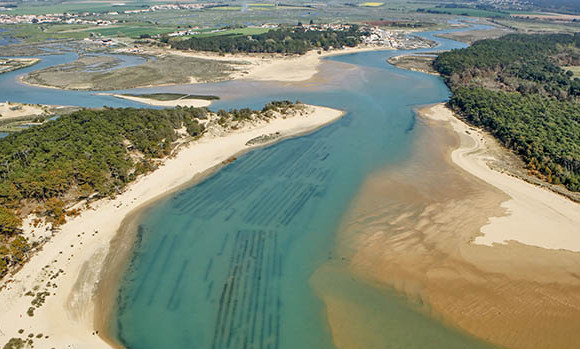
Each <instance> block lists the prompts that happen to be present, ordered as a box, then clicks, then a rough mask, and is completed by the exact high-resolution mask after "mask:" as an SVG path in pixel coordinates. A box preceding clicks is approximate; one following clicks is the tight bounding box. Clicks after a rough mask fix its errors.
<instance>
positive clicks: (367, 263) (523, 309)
mask: <svg viewBox="0 0 580 349" xmlns="http://www.w3.org/2000/svg"><path fill="white" fill-rule="evenodd" d="M415 132H418V133H419V135H418V137H417V143H416V145H415V146H416V149H417V150H416V151H414V152H413V154H414V155H413V156H412V157H411V158H410V159H409V160H408V161H406V163H405V164H403V165H402V166H397V167H396V168H395V167H391V168H386V169H384V170H383V171H381V172H377V173H375V174H373V175H372V176H371V177H369V179H368V180H367V181H366V183H365V184H364V185H363V187H362V189H361V190H360V193H359V195H358V197H357V198H356V199H355V200H354V202H353V205H352V207H351V209H350V212H349V213H348V214H347V215H346V216H345V219H344V221H343V224H342V227H341V229H340V232H339V238H338V243H337V249H336V255H337V256H343V257H342V258H343V259H344V260H343V262H342V265H341V266H340V267H339V268H340V269H342V270H343V272H347V273H349V274H350V275H351V276H352V277H353V278H356V279H360V280H363V281H364V282H366V284H367V285H368V286H369V287H370V288H372V289H375V290H377V292H380V290H381V289H383V292H388V289H389V288H392V289H395V290H397V291H399V292H400V293H401V294H404V295H406V296H407V297H408V299H409V300H411V301H412V303H413V304H416V305H417V307H418V308H420V309H421V310H422V311H423V312H425V313H426V314H429V315H431V317H433V318H436V319H440V320H441V321H442V322H443V323H444V324H445V325H447V326H450V327H454V328H457V329H458V330H461V331H465V332H466V333H469V334H471V335H473V336H476V337H478V338H481V339H483V340H485V341H488V342H491V343H493V344H496V345H500V346H507V347H510V348H575V347H577V343H578V342H579V341H580V272H579V271H580V253H575V252H571V251H565V250H555V249H546V248H540V247H535V246H530V245H525V244H522V243H518V242H514V241H509V242H506V243H503V244H497V243H496V244H493V245H491V246H486V245H478V244H474V243H473V242H474V239H476V238H477V237H478V236H479V235H481V229H482V227H484V226H486V225H487V224H488V223H489V221H490V217H510V216H509V214H510V212H509V211H508V210H507V209H506V208H504V207H502V206H501V204H502V203H503V202H506V201H508V200H509V199H510V195H508V194H506V193H505V192H503V191H502V190H500V189H498V188H497V187H495V186H493V185H491V184H489V183H487V182H485V181H483V180H481V179H479V178H478V177H475V176H473V175H472V174H470V173H468V172H466V171H465V170H463V169H462V168H460V167H459V166H458V165H456V164H455V163H453V162H452V161H451V154H452V151H453V150H454V149H455V148H457V147H460V148H466V147H467V148H468V147H471V146H472V145H473V144H472V143H471V142H472V140H470V137H469V134H467V133H465V134H461V135H460V134H457V133H456V132H455V131H454V130H453V129H452V128H451V126H450V124H449V123H448V122H447V121H434V120H425V119H419V121H418V126H417V129H416V130H415ZM553 195H556V194H553ZM545 234H547V235H549V234H551V232H550V230H549V229H547V230H546V231H545ZM324 268H336V262H329V263H328V265H326V266H324V267H322V268H321V270H324ZM319 274H322V273H319ZM319 281H320V277H319V276H318V277H317V275H315V276H314V277H313V283H314V284H315V285H316V284H317V282H319ZM319 293H320V294H321V297H322V298H323V300H324V301H325V303H326V305H327V316H328V320H329V323H330V325H331V327H332V331H333V335H334V339H335V342H336V344H337V345H338V346H339V347H342V348H363V347H381V345H382V347H384V345H386V343H385V333H384V332H385V331H384V330H383V329H379V328H377V329H374V328H370V329H369V328H366V329H365V330H363V331H356V330H351V331H347V330H346V329H347V328H358V327H360V326H357V321H364V319H365V317H363V316H357V314H358V313H362V312H364V308H363V307H364V305H358V304H357V303H356V302H353V299H352V297H349V296H345V295H344V294H340V293H338V292H333V291H331V290H330V289H324V288H322V289H320V288H319ZM363 303H364V302H363ZM349 322H350V325H349ZM347 325H349V326H347ZM359 325H360V323H359ZM363 328H364V327H363Z"/></svg>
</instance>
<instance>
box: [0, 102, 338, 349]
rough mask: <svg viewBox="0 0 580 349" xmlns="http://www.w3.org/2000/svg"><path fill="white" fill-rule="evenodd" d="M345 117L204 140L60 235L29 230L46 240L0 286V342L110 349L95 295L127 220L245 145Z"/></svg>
mask: <svg viewBox="0 0 580 349" xmlns="http://www.w3.org/2000/svg"><path fill="white" fill-rule="evenodd" d="M342 115H343V113H342V112H341V111H338V110H334V109H330V108H325V107H312V109H311V112H309V113H305V115H298V114H297V115H296V116H293V117H287V118H277V119H273V120H271V121H270V122H264V123H260V124H258V125H254V126H246V127H244V128H241V129H239V130H236V131H234V132H232V133H230V134H228V135H227V136H222V137H220V136H206V137H203V138H201V139H200V140H199V141H195V142H193V143H190V144H188V145H186V146H184V147H182V149H181V150H180V151H179V152H178V153H177V154H176V155H175V156H174V157H172V158H169V159H167V160H166V161H164V163H163V165H162V166H160V168H159V169H157V170H156V171H154V172H153V173H151V174H149V175H146V176H144V177H141V178H139V179H138V180H137V181H136V182H134V183H132V184H131V185H130V186H129V187H128V188H127V189H126V190H125V191H124V192H123V193H122V194H120V195H119V196H117V197H116V198H114V199H102V200H99V201H97V202H95V203H91V208H90V209H87V210H84V211H83V212H82V214H81V215H79V216H77V217H75V218H72V219H70V220H69V221H68V222H67V223H66V224H64V225H63V226H61V228H60V231H59V232H58V233H55V234H54V235H52V234H51V233H50V232H46V231H43V230H42V229H41V228H36V229H33V228H30V227H28V228H26V232H25V234H27V235H28V236H35V237H37V238H38V237H39V236H47V237H49V238H50V239H49V241H48V242H46V243H45V244H44V245H43V247H42V249H41V250H40V251H39V252H38V253H36V255H34V256H32V257H31V259H30V260H29V261H28V262H27V263H26V264H25V265H24V267H23V268H22V269H20V270H19V271H18V272H16V273H15V274H14V275H8V276H6V277H5V278H4V279H3V280H2V282H1V283H0V289H1V291H0V294H1V295H2V297H1V299H0V342H1V343H2V344H4V343H6V342H8V340H9V339H11V338H25V339H27V338H32V339H33V341H34V346H35V347H36V348H52V347H54V348H103V347H108V346H109V345H108V344H107V343H106V342H105V341H104V340H103V339H102V338H101V337H100V336H99V335H101V334H103V333H102V331H101V333H98V334H97V333H96V329H95V320H96V319H95V311H96V309H95V308H96V304H95V292H96V290H97V288H98V285H99V282H100V274H101V269H102V266H103V263H104V261H105V259H106V258H107V255H108V254H109V252H110V250H109V248H110V246H111V245H110V243H111V241H112V239H114V238H115V236H116V234H117V231H118V229H119V227H120V226H121V223H122V221H123V220H124V218H125V217H127V216H128V215H129V214H130V213H131V212H134V211H135V210H137V209H139V208H140V207H143V206H144V205H147V204H148V203H150V202H152V201H153V200H155V199H158V198H160V197H161V196H164V195H167V194H168V193H171V192H172V191H175V190H177V189H179V188H180V187H181V186H183V185H184V184H186V183H188V182H190V181H191V180H192V179H193V178H194V177H195V176H196V175H198V174H201V173H204V172H205V171H207V170H209V169H211V168H214V167H216V166H220V165H221V164H222V163H224V162H226V161H228V160H229V159H231V158H232V157H233V156H235V155H236V154H238V153H240V152H244V151H247V150H248V149H251V146H247V145H246V142H248V140H250V139H253V138H256V137H258V136H261V135H264V134H273V133H276V132H280V138H278V139H277V140H279V139H283V138H286V137H292V136H297V135H300V134H304V133H308V132H312V131H313V130H315V129H317V128H320V127H322V126H324V125H326V124H328V123H330V122H333V121H335V120H337V119H338V118H340V117H341V116H342ZM113 254H114V253H113ZM26 294H28V295H26ZM39 298H40V302H41V303H42V306H40V307H39V308H38V309H36V310H34V311H33V313H31V314H27V312H28V311H29V308H30V307H31V301H33V300H38V299H39ZM30 315H32V316H30ZM30 334H32V335H30Z"/></svg>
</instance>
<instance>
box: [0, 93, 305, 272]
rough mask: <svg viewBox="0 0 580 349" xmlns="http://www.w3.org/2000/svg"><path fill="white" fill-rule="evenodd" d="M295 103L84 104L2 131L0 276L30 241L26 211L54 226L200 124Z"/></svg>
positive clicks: (221, 123) (113, 190)
mask: <svg viewBox="0 0 580 349" xmlns="http://www.w3.org/2000/svg"><path fill="white" fill-rule="evenodd" d="M295 108H302V105H301V104H295V103H292V102H289V101H282V102H272V103H269V104H267V105H266V106H265V107H264V109H262V110H259V111H255V110H251V109H239V110H237V109H234V110H230V111H225V110H220V111H218V112H217V113H213V112H210V111H209V110H208V109H206V108H182V107H178V108H175V109H163V110H156V109H134V108H117V109H112V108H105V109H100V110H89V109H84V110H81V111H77V112H75V113H72V114H70V115H65V116H61V117H60V118H58V119H56V120H53V121H48V122H46V123H45V124H43V125H40V126H36V127H32V128H30V129H27V130H25V131H22V132H20V133H15V134H12V135H10V136H8V137H6V138H3V139H0V277H1V276H2V275H3V274H4V273H5V272H6V270H7V268H8V267H9V266H10V265H15V264H19V263H21V262H22V260H23V259H24V257H25V253H26V251H27V250H28V249H29V248H30V246H29V245H28V243H27V242H26V240H25V239H24V238H23V237H22V236H20V235H19V233H20V227H21V225H22V218H23V217H25V216H26V215H28V214H30V213H34V214H36V216H37V217H39V220H40V219H42V220H45V221H46V222H48V223H50V224H52V226H53V227H57V226H58V225H60V224H63V223H65V222H66V219H67V217H68V216H73V215H76V214H78V211H77V210H71V209H69V206H70V204H72V203H75V202H78V201H79V200H81V199H84V198H88V197H91V198H93V199H97V198H100V197H106V196H114V195H116V194H118V193H120V192H121V191H122V190H123V188H124V187H125V186H126V185H127V184H128V183H129V182H131V181H133V180H134V179H135V178H136V177H137V176H138V175H139V174H143V173H146V172H148V171H151V170H153V169H155V168H156V167H157V165H158V163H159V160H160V159H162V158H164V157H166V156H167V155H169V154H170V153H171V151H172V150H173V149H174V147H175V146H176V144H177V143H176V141H177V140H178V139H184V137H185V136H186V135H188V136H192V137H198V136H201V135H202V134H203V132H204V130H205V127H206V126H205V125H210V124H211V125H214V126H212V127H220V128H222V129H228V128H232V127H238V126H239V125H238V122H245V121H246V120H256V119H267V118H271V117H273V116H274V115H275V114H274V113H276V112H278V113H282V114H286V113H288V111H289V110H290V109H295ZM208 122H210V123H209V124H208Z"/></svg>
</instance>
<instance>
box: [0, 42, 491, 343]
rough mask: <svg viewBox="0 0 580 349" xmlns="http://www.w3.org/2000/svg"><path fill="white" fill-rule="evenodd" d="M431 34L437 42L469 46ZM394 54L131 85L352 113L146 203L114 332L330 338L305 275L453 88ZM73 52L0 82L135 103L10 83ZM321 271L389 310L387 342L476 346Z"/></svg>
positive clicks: (14, 88)
mask: <svg viewBox="0 0 580 349" xmlns="http://www.w3.org/2000/svg"><path fill="white" fill-rule="evenodd" d="M433 34H434V33H426V34H423V35H424V36H426V37H430V38H432V35H433ZM437 41H439V42H440V43H441V46H440V47H439V48H438V49H448V48H455V47H461V46H463V45H462V44H459V43H457V42H453V41H450V40H444V39H437ZM427 51H429V50H427ZM415 52H416V51H415ZM402 53H404V52H401V51H384V52H366V53H358V54H351V55H346V56H340V57H333V58H332V59H330V60H329V61H328V62H327V63H325V64H324V65H323V67H322V73H321V78H320V79H318V81H317V82H316V83H312V84H279V83H267V82H248V81H231V82H224V83H216V84H203V85H186V86H178V87H171V88H154V89H139V90H132V91H131V92H160V91H171V92H187V93H192V94H193V93H195V94H217V95H219V96H220V97H222V99H221V100H220V101H218V102H216V103H215V104H214V105H213V106H212V108H214V109H218V108H231V107H246V106H250V107H255V108H260V107H261V106H263V104H264V103H266V102H268V101H271V100H273V99H292V100H295V99H299V100H301V101H303V102H306V103H310V104H316V105H325V106H330V107H334V108H339V109H342V110H344V111H346V112H347V114H346V116H345V117H343V118H342V119H341V120H339V121H337V122H335V123H333V124H332V125H329V126H328V127H325V128H323V129H321V130H319V131H317V132H315V133H313V134H310V135H307V136H304V137H299V138H295V139H290V140H286V141H283V142H280V143H278V144H276V145H273V146H270V147H267V148H263V149H258V150H255V151H252V152H250V153H248V154H246V155H244V156H241V157H240V158H239V159H238V160H237V161H235V162H233V163H232V164H230V165H228V166H226V167H225V168H223V169H222V170H221V171H219V172H218V173H217V174H215V175H213V176H211V177H210V178H207V179H206V180H205V181H203V182H202V183H201V184H199V185H196V186H194V187H191V188H188V189H185V190H182V191H180V192H179V193H176V194H174V195H172V196H170V197H168V198H166V199H164V200H162V201H160V202H158V203H156V204H155V205H154V206H152V207H151V208H149V209H148V210H147V212H146V214H144V215H143V218H142V219H141V221H140V222H139V232H138V244H137V245H136V247H135V250H134V255H133V257H132V262H131V264H130V266H129V269H128V271H127V272H126V274H125V276H124V280H123V282H122V284H121V290H120V293H119V297H118V304H117V309H116V314H115V316H114V318H115V320H114V322H113V323H112V324H111V327H112V328H113V330H114V331H115V332H116V334H117V336H118V338H119V340H120V341H121V342H123V343H124V344H125V345H127V346H128V347H131V348H230V347H231V348H246V347H247V348H333V347H334V345H333V343H332V338H331V333H330V329H329V326H328V324H327V321H326V314H325V309H324V304H323V302H322V301H321V299H320V298H319V297H318V296H317V295H316V294H315V293H314V290H313V288H312V285H311V282H312V280H311V277H312V275H313V273H314V272H315V271H317V270H318V268H319V267H320V266H321V265H323V264H324V263H325V262H327V261H328V260H329V259H339V260H340V258H341V256H334V255H333V253H334V242H335V232H336V230H337V226H338V223H339V222H340V220H341V217H342V215H343V213H344V212H345V211H346V210H347V209H348V206H349V204H350V201H351V199H352V198H353V196H354V195H355V194H356V193H357V190H358V188H359V186H360V184H361V183H362V182H363V181H364V179H365V178H366V177H367V175H368V174H369V173H371V172H372V171H374V170H376V169H380V168H382V167H384V166H386V165H392V164H396V163H398V162H399V161H401V160H403V159H405V158H406V157H407V156H408V155H409V153H410V151H411V149H412V144H413V140H414V139H415V138H416V137H417V132H418V131H417V129H416V128H415V119H414V113H413V108H414V107H415V106H417V105H423V104H428V103H435V102H440V101H444V100H446V99H447V98H448V93H449V92H448V90H447V88H446V87H445V85H444V84H443V83H442V81H441V80H440V79H439V78H438V77H434V76H429V75H425V74H421V73H417V72H410V71H404V70H400V69H397V68H394V67H392V66H390V65H389V64H387V63H386V59H387V58H388V57H390V56H391V55H398V54H402ZM75 58H76V56H75V54H73V53H65V54H62V55H53V56H44V57H43V61H42V62H41V63H40V64H39V65H37V66H35V67H31V68H27V69H26V70H22V71H18V72H13V73H8V74H4V75H2V76H0V95H2V97H3V98H4V99H6V100H11V101H15V102H25V103H46V104H63V105H67V104H72V105H81V106H86V107H96V106H102V105H110V106H139V104H137V103H133V102H130V101H125V100H120V99H115V98H111V97H107V96H96V95H93V94H91V93H90V92H80V91H55V90H51V89H44V88H36V87H30V86H25V85H22V84H19V83H18V82H17V77H18V76H19V75H20V74H22V73H25V72H27V71H31V70H35V69H39V68H42V67H46V66H50V65H54V64H61V63H64V62H68V61H71V60H74V59H75ZM323 276H325V277H322V278H320V279H318V280H317V283H318V284H320V283H323V284H324V283H326V286H327V287H333V286H334V285H336V287H345V290H344V291H345V293H349V294H354V295H360V296H359V297H358V298H360V302H361V307H362V308H365V309H374V311H375V312H380V315H381V316H383V314H384V319H385V320H388V321H384V322H381V324H385V326H388V328H385V329H378V330H377V331H378V332H381V334H382V335H383V337H384V338H383V343H384V345H382V346H381V347H385V348H387V347H401V348H425V347H430V348H432V347H438V348H466V347H470V348H471V347H479V346H484V345H483V344H482V343H480V342H478V341H476V340H474V339H472V338H470V337H468V336H466V335H464V334H462V333H459V332H457V331H455V330H452V329H449V328H447V327H445V326H443V325H442V324H440V323H439V322H437V321H435V320H433V319H431V318H429V317H426V316H424V315H423V314H421V313H420V312H418V311H417V310H416V309H415V308H414V307H413V306H412V305H409V304H407V303H406V302H404V301H402V300H401V298H400V297H398V296H396V295H394V294H389V293H388V292H378V291H377V290H374V289H372V288H369V287H367V286H365V285H363V284H361V283H359V282H354V281H353V282H350V281H349V280H350V277H349V276H348V275H346V274H341V273H338V274H336V275H334V274H328V275H323ZM343 279H344V280H343ZM323 286H324V285H323ZM375 316H376V314H375Z"/></svg>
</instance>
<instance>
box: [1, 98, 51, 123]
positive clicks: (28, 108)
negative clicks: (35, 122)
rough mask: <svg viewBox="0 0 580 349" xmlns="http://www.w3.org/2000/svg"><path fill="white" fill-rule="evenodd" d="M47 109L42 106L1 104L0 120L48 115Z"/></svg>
mask: <svg viewBox="0 0 580 349" xmlns="http://www.w3.org/2000/svg"><path fill="white" fill-rule="evenodd" d="M48 109H49V107H48V106H42V105H31V104H22V103H13V102H2V103H0V120H7V119H13V118H19V117H23V116H36V115H42V114H46V113H49V111H48Z"/></svg>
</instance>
